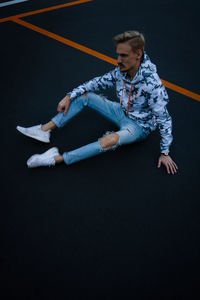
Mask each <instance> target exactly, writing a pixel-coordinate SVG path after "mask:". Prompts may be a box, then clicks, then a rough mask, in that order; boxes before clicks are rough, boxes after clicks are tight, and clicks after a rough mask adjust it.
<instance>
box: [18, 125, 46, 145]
mask: <svg viewBox="0 0 200 300" xmlns="http://www.w3.org/2000/svg"><path fill="white" fill-rule="evenodd" d="M41 127H42V125H41V124H40V125H36V126H32V127H28V128H25V127H21V126H17V130H18V131H19V132H21V133H23V134H24V135H26V136H29V137H31V138H33V139H36V140H38V141H41V142H44V143H50V132H51V130H48V131H43V130H42V129H41Z"/></svg>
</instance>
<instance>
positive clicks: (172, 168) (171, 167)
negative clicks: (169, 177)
mask: <svg viewBox="0 0 200 300" xmlns="http://www.w3.org/2000/svg"><path fill="white" fill-rule="evenodd" d="M161 164H163V165H164V166H165V167H166V169H167V173H168V174H171V173H172V174H175V173H176V172H177V170H178V167H177V165H176V164H175V162H174V161H173V160H172V159H171V157H170V156H169V155H167V156H165V155H164V154H161V155H160V157H159V159H158V168H160V166H161Z"/></svg>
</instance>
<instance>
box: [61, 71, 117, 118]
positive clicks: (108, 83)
mask: <svg viewBox="0 0 200 300" xmlns="http://www.w3.org/2000/svg"><path fill="white" fill-rule="evenodd" d="M115 75H116V68H115V69H114V70H112V71H110V72H108V73H106V74H104V75H103V76H99V77H95V78H93V79H92V80H90V81H87V82H85V83H83V84H81V85H79V86H78V87H77V88H75V89H73V91H72V92H68V93H67V95H66V96H65V97H64V98H63V99H62V100H61V101H60V102H59V103H58V107H57V111H58V112H64V115H66V113H67V110H68V108H69V105H70V102H71V101H73V100H74V99H75V98H76V97H79V96H81V95H83V94H84V93H86V92H96V91H100V90H105V89H107V88H110V87H113V85H114V84H115V81H116V79H115Z"/></svg>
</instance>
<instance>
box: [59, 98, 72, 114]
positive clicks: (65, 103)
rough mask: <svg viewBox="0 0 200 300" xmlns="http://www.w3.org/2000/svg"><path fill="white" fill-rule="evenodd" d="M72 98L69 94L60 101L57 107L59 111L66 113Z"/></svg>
mask: <svg viewBox="0 0 200 300" xmlns="http://www.w3.org/2000/svg"><path fill="white" fill-rule="evenodd" d="M70 102H71V99H70V98H69V96H68V95H67V96H65V97H64V98H63V99H62V100H61V101H60V102H59V103H58V107H57V111H58V112H64V115H66V113H67V110H68V108H69V105H70Z"/></svg>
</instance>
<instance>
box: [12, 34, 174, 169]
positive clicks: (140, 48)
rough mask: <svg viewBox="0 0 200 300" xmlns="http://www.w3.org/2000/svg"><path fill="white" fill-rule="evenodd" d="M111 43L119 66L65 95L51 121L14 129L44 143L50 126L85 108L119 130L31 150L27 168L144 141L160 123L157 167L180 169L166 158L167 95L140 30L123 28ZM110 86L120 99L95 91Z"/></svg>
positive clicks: (168, 139) (169, 139)
mask: <svg viewBox="0 0 200 300" xmlns="http://www.w3.org/2000/svg"><path fill="white" fill-rule="evenodd" d="M114 41H115V43H116V52H117V56H118V59H117V62H118V67H116V68H115V69H114V70H112V71H110V72H109V73H107V74H105V75H103V76H100V77H96V78H94V79H92V80H90V81H88V82H86V83H84V84H82V85H80V86H78V87H77V88H75V89H74V90H73V91H72V92H70V93H68V94H67V95H66V96H65V97H64V98H63V99H62V100H61V101H60V102H59V104H58V107H57V111H58V114H57V115H56V116H55V117H54V118H53V119H52V120H51V121H50V122H48V123H46V124H43V125H37V126H33V127H29V128H23V127H20V126H17V129H18V130H19V131H20V132H21V133H23V134H25V135H27V136H29V137H32V138H34V139H37V140H39V141H42V142H45V143H48V142H49V141H50V140H49V139H50V133H51V131H52V130H53V129H54V128H56V127H59V128H60V127H63V126H64V125H66V124H67V122H68V121H69V120H70V119H71V118H72V117H73V116H74V115H76V114H77V113H79V112H80V111H81V110H82V109H83V108H84V107H85V106H88V107H90V108H92V109H94V110H96V111H97V112H99V113H100V114H102V115H103V116H105V117H106V118H108V119H109V120H111V121H112V122H114V123H115V124H116V125H117V126H118V127H119V131H117V132H114V133H108V134H107V135H106V136H104V137H102V138H101V139H99V140H98V141H96V142H94V143H91V144H89V145H86V146H83V147H81V148H78V149H76V150H74V151H70V152H65V153H63V154H62V155H61V154H60V153H59V151H58V149H57V148H55V147H54V148H51V149H49V150H48V151H46V152H44V153H43V154H35V155H33V156H31V157H30V158H29V159H28V161H27V165H28V167H29V168H34V167H39V166H54V165H55V164H58V163H61V162H65V163H66V164H67V165H70V164H72V163H74V162H77V161H80V160H82V159H86V158H89V157H92V156H94V155H97V154H100V153H103V152H105V151H108V150H114V149H116V148H117V147H118V146H119V145H124V144H129V143H133V142H136V141H142V140H144V139H145V138H146V137H147V136H148V135H149V134H150V133H151V132H152V131H154V130H155V129H156V126H157V125H158V127H159V131H160V135H161V141H160V150H161V154H160V157H159V159H158V167H160V166H161V164H163V165H164V166H165V167H166V169H167V172H168V174H171V173H172V174H175V173H176V172H177V169H178V167H177V165H176V164H175V162H174V161H173V160H172V159H171V157H170V156H169V147H170V145H171V143H172V139H173V138H172V120H171V117H170V115H169V113H168V111H167V109H166V105H167V103H168V95H167V92H166V90H165V87H164V86H163V84H162V82H161V80H160V78H159V76H158V74H157V72H156V66H155V65H154V64H152V63H151V61H150V59H149V57H148V56H147V54H146V52H145V51H144V46H145V39H144V36H143V35H142V34H141V33H139V32H138V31H127V32H124V33H122V34H119V35H117V36H116V37H114ZM114 85H116V93H117V98H118V99H119V102H112V101H109V100H108V99H106V98H104V97H102V96H99V95H97V94H95V93H93V92H96V91H100V90H104V89H106V88H110V87H112V86H114Z"/></svg>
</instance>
